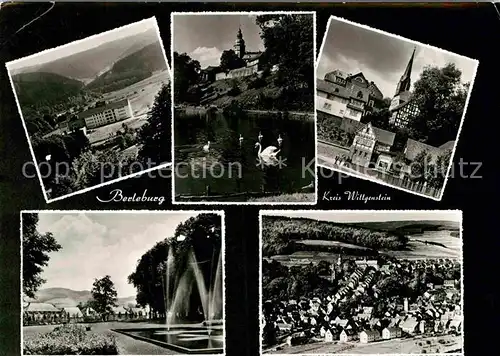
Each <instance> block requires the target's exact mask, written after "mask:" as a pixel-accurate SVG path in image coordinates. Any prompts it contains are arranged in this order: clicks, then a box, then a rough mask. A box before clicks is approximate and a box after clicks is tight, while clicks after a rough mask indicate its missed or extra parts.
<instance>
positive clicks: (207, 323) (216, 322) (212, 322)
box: [202, 320, 224, 326]
mask: <svg viewBox="0 0 500 356" xmlns="http://www.w3.org/2000/svg"><path fill="white" fill-rule="evenodd" d="M202 325H203V326H222V325H224V322H223V321H222V320H205V321H204V322H203V323H202Z"/></svg>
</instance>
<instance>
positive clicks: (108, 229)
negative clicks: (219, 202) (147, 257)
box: [38, 212, 198, 298]
mask: <svg viewBox="0 0 500 356" xmlns="http://www.w3.org/2000/svg"><path fill="white" fill-rule="evenodd" d="M197 215H198V213H189V212H179V213H147V214H146V213H60V212H58V213H43V212H40V213H39V223H38V231H39V232H40V233H45V232H49V231H50V232H52V234H53V235H54V238H55V239H56V240H57V242H58V243H59V244H60V245H61V246H62V249H61V250H59V251H57V252H52V253H50V255H49V256H50V260H49V263H48V266H47V267H45V269H44V271H43V274H42V278H44V279H46V280H47V282H46V283H44V284H43V285H42V287H41V288H42V289H43V288H57V287H59V288H69V289H72V290H75V291H82V290H89V291H90V290H91V289H92V283H93V282H94V279H95V278H102V277H104V276H105V275H110V276H111V280H112V281H113V282H114V284H115V287H116V291H117V293H118V297H119V298H121V297H130V296H135V295H136V290H135V288H134V287H133V285H131V284H128V283H127V277H128V276H129V275H130V274H131V273H132V272H134V271H135V267H136V264H137V261H138V259H139V258H140V257H141V256H142V255H143V254H144V253H145V252H146V251H147V250H149V249H150V248H151V247H153V246H154V245H155V244H156V243H157V242H159V241H162V240H164V239H165V238H167V237H171V236H173V234H174V231H175V229H176V227H177V226H178V225H179V224H180V223H181V222H183V221H185V220H187V219H189V218H190V217H193V216H197Z"/></svg>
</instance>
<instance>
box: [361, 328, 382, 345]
mask: <svg viewBox="0 0 500 356" xmlns="http://www.w3.org/2000/svg"><path fill="white" fill-rule="evenodd" d="M379 339H380V333H379V332H378V331H377V330H363V331H362V332H360V333H359V342H360V343H362V344H367V343H369V342H374V341H377V340H379Z"/></svg>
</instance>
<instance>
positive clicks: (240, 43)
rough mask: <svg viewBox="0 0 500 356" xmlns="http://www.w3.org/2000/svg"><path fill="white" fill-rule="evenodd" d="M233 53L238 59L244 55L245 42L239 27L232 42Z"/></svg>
mask: <svg viewBox="0 0 500 356" xmlns="http://www.w3.org/2000/svg"><path fill="white" fill-rule="evenodd" d="M234 53H236V55H237V56H238V57H240V58H243V56H244V55H245V40H244V39H243V33H242V32H241V27H240V28H239V29H238V34H237V35H236V41H235V42H234Z"/></svg>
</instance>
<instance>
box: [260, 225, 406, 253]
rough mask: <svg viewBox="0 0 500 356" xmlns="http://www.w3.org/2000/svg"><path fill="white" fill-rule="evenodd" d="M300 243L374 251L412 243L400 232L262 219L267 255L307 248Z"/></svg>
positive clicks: (401, 246) (263, 251)
mask: <svg viewBox="0 0 500 356" xmlns="http://www.w3.org/2000/svg"><path fill="white" fill-rule="evenodd" d="M300 240H324V241H339V242H344V243H348V244H354V245H358V246H361V247H366V248H369V249H374V250H378V249H388V250H402V249H404V248H405V247H406V244H407V242H408V238H407V237H406V236H405V235H403V234H400V233H397V232H388V231H373V230H371V229H367V228H362V227H356V226H349V225H347V224H337V223H333V222H327V221H319V220H313V219H295V218H287V217H270V216H263V217H262V244H263V246H262V254H263V256H273V255H281V254H291V253H293V252H295V251H297V250H304V249H307V248H308V247H304V246H303V245H301V244H298V243H297V242H298V241H300ZM299 245H301V247H299ZM314 247H315V250H316V251H317V250H318V249H319V247H317V246H314ZM322 248H323V250H324V249H326V251H330V252H334V251H338V249H336V248H335V246H326V247H322Z"/></svg>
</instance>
